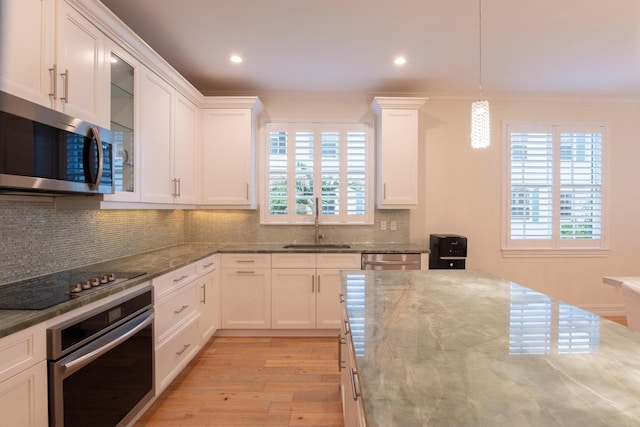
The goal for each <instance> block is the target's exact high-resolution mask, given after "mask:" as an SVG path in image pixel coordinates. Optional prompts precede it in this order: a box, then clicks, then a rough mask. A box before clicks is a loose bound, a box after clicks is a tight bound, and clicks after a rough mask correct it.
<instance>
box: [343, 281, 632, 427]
mask: <svg viewBox="0 0 640 427" xmlns="http://www.w3.org/2000/svg"><path fill="white" fill-rule="evenodd" d="M342 280H343V286H344V291H345V294H346V304H347V313H348V316H349V321H350V323H351V330H352V339H353V341H354V346H355V348H356V364H357V370H358V373H359V378H360V383H361V387H362V394H363V402H364V407H365V412H366V416H367V421H368V426H369V427H381V426H384V427H412V426H427V425H428V426H430V427H439V426H443V427H444V426H446V427H455V426H465V427H466V426H491V427H496V426H509V427H513V426H518V427H526V426H541V427H542V426H544V427H549V426H580V427H585V426H616V427H618V426H636V425H638V422H639V421H638V420H640V400H639V399H638V396H640V358H638V357H637V355H638V354H640V333H639V332H634V331H632V330H630V329H628V328H627V327H625V326H623V325H620V324H617V323H614V322H611V321H608V320H606V319H602V318H600V317H599V316H597V315H595V314H591V313H588V312H586V311H584V310H581V309H579V308H577V307H574V306H571V305H569V304H565V303H562V302H560V301H557V300H554V299H553V298H551V297H548V296H546V295H544V294H541V293H538V292H536V291H533V290H531V289H528V288H525V287H523V286H520V285H518V284H515V283H513V282H510V281H508V280H504V279H501V278H498V277H495V276H493V275H490V274H487V273H484V272H480V271H471V270H429V271H406V272H397V271H357V272H356V271H350V272H342Z"/></svg>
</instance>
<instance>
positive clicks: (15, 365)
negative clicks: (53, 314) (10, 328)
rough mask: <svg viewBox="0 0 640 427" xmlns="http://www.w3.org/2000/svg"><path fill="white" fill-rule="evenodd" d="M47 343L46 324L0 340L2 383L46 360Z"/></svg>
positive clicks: (0, 375) (0, 374)
mask: <svg viewBox="0 0 640 427" xmlns="http://www.w3.org/2000/svg"><path fill="white" fill-rule="evenodd" d="M46 342H47V341H46V335H45V325H44V323H43V324H39V325H35V326H32V327H30V328H27V329H25V330H23V331H20V332H16V333H15V334H11V335H9V336H6V337H4V338H2V339H0V381H4V380H6V379H7V378H9V377H11V376H13V375H15V374H17V373H18V372H20V371H23V370H25V369H27V368H29V367H31V366H33V365H35V364H36V363H38V362H40V361H42V360H45V359H46V357H47V355H46Z"/></svg>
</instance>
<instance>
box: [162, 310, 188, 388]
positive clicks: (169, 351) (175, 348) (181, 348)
mask: <svg viewBox="0 0 640 427" xmlns="http://www.w3.org/2000/svg"><path fill="white" fill-rule="evenodd" d="M196 351H198V318H197V317H196V318H194V319H193V320H192V321H191V322H189V323H188V324H187V325H186V326H184V327H183V328H181V329H180V330H179V331H177V332H176V333H175V334H174V335H172V336H171V337H170V338H169V339H168V340H167V341H166V342H165V343H164V344H162V346H161V347H160V348H158V350H156V396H158V395H160V393H161V392H162V390H164V389H165V388H166V387H167V385H168V384H169V383H170V382H171V381H172V380H173V379H174V378H175V377H176V376H177V375H178V373H180V371H181V370H182V369H183V368H184V366H185V365H186V364H187V363H188V362H189V360H191V358H192V357H193V355H194V354H195V352H196Z"/></svg>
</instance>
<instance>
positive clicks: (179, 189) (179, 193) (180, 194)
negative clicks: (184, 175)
mask: <svg viewBox="0 0 640 427" xmlns="http://www.w3.org/2000/svg"><path fill="white" fill-rule="evenodd" d="M176 181H178V197H180V196H182V185H180V178H178V179H177V180H176Z"/></svg>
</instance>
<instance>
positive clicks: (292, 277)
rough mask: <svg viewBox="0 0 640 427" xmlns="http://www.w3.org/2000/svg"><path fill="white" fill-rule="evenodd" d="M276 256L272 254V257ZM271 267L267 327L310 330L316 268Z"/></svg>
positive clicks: (314, 300) (313, 310)
mask: <svg viewBox="0 0 640 427" xmlns="http://www.w3.org/2000/svg"><path fill="white" fill-rule="evenodd" d="M275 256H276V255H274V257H275ZM313 264H314V268H299V269H296V268H274V269H273V270H271V327H272V328H273V329H314V328H315V327H316V286H317V284H316V269H315V259H314V263H313Z"/></svg>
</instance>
